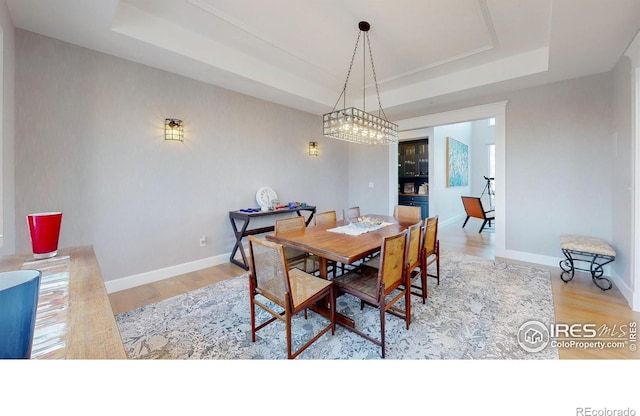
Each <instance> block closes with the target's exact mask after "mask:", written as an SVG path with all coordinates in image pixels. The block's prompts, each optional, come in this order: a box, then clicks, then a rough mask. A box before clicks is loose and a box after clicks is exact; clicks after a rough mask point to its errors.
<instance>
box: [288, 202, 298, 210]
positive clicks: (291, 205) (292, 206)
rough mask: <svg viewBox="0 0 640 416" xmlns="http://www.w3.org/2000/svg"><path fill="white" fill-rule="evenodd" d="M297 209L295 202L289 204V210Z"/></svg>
mask: <svg viewBox="0 0 640 416" xmlns="http://www.w3.org/2000/svg"><path fill="white" fill-rule="evenodd" d="M296 208H298V204H296V203H295V202H289V209H296Z"/></svg>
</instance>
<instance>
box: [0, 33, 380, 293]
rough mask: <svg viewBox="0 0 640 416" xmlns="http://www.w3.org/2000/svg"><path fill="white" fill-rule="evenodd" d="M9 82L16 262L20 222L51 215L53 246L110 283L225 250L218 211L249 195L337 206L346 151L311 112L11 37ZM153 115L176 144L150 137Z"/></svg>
mask: <svg viewBox="0 0 640 416" xmlns="http://www.w3.org/2000/svg"><path fill="white" fill-rule="evenodd" d="M15 85H16V123H17V129H16V179H15V183H16V194H17V198H16V204H15V205H16V220H15V226H16V234H15V236H11V238H12V239H15V242H16V249H17V251H18V252H21V253H28V252H30V249H31V247H30V240H29V236H28V231H27V228H26V221H24V218H25V215H26V214H28V213H29V212H34V211H45V210H61V211H62V212H63V213H64V217H63V223H62V231H61V235H60V246H61V247H68V246H77V245H85V244H93V245H94V248H95V250H96V254H97V257H98V261H99V263H100V266H101V269H102V272H103V275H104V278H105V280H106V281H111V280H114V279H118V278H122V277H126V276H131V275H137V274H141V273H146V272H149V271H153V270H158V269H163V268H167V267H171V266H175V265H179V264H185V263H189V262H196V261H199V260H202V259H209V258H212V257H215V256H221V255H225V254H227V253H229V252H230V251H231V247H232V245H233V242H234V241H235V240H234V237H233V234H232V230H231V226H230V224H229V220H228V212H229V211H230V210H237V209H240V208H245V207H251V206H256V202H255V193H256V191H257V190H258V188H260V187H262V186H271V187H272V188H273V189H274V190H275V191H276V192H277V193H278V196H279V198H280V200H281V201H282V202H288V201H300V202H307V203H310V204H315V205H317V206H318V209H319V210H331V209H335V210H337V211H339V212H341V211H342V209H343V208H344V207H346V206H347V204H348V199H347V198H348V197H347V196H348V187H349V180H348V163H347V161H348V145H347V144H346V143H342V142H339V141H335V140H327V139H323V138H322V124H321V117H319V116H316V115H313V114H309V113H304V112H300V111H297V110H294V109H291V108H286V107H283V106H279V105H276V104H273V103H269V102H266V101H262V100H259V99H256V98H252V97H248V96H244V95H241V94H238V93H235V92H231V91H228V90H225V89H222V88H218V87H215V86H212V85H209V84H204V83H201V82H198V81H194V80H191V79H188V78H184V77H181V76H178V75H175V74H171V73H168V72H164V71H160V70H156V69H153V68H150V67H147V66H143V65H140V64H136V63H133V62H130V61H126V60H122V59H119V58H115V57H112V56H109V55H105V54H102V53H98V52H95V51H92V50H88V49H85V48H81V47H78V46H74V45H71V44H68V43H65V42H61V41H58V40H53V39H51V38H47V37H43V36H40V35H37V34H34V33H31V32H27V31H23V30H17V31H16V83H15ZM166 117H175V118H181V119H182V120H184V123H185V142H184V143H179V142H167V141H164V140H163V125H164V119H165V118H166ZM309 141H317V142H319V144H320V156H318V157H311V156H309V155H308V142H309ZM367 179H368V178H367ZM201 235H206V236H208V237H209V242H210V244H209V245H207V246H205V247H200V246H199V238H200V236H201ZM223 261H228V258H224V259H223Z"/></svg>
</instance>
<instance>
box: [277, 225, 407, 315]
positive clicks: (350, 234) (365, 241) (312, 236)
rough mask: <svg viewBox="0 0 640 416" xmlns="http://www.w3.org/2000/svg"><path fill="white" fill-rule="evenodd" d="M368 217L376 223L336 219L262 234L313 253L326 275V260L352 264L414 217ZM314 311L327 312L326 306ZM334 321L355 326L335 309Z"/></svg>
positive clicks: (372, 252)
mask: <svg viewBox="0 0 640 416" xmlns="http://www.w3.org/2000/svg"><path fill="white" fill-rule="evenodd" d="M363 217H364V218H367V219H370V220H372V221H373V222H374V223H380V224H379V225H377V226H374V227H371V228H369V229H367V228H366V227H361V226H358V225H355V224H352V223H350V222H349V221H346V220H338V221H336V222H335V223H329V224H324V225H309V226H307V227H306V228H305V229H301V230H295V231H285V232H278V233H273V234H267V235H266V236H265V238H266V239H267V240H269V241H273V242H276V243H279V244H282V245H284V246H288V247H292V248H296V249H298V250H301V251H304V252H307V253H310V254H315V255H316V256H318V258H319V274H320V277H322V278H324V279H329V276H328V262H329V261H330V260H331V261H334V262H338V263H342V264H345V265H354V264H355V263H357V262H359V261H361V260H363V259H364V258H365V257H367V256H369V255H372V254H374V253H376V252H378V251H380V249H381V247H382V240H383V238H384V237H387V236H390V235H394V234H397V233H400V232H402V231H405V230H406V229H407V228H409V227H410V226H411V225H413V223H415V221H411V220H409V219H407V220H404V219H397V218H394V217H393V216H389V215H376V214H369V215H364V216H361V217H360V218H363ZM317 312H320V313H322V314H325V313H328V312H327V310H326V309H325V308H319V309H318V310H317ZM335 316H336V323H340V324H342V325H347V326H350V327H353V326H354V323H353V320H352V319H350V318H348V317H346V316H344V315H341V314H339V313H337V312H336V315H335Z"/></svg>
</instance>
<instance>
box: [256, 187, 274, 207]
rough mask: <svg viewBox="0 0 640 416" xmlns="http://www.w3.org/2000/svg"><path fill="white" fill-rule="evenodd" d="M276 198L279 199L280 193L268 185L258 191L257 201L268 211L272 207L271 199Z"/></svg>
mask: <svg viewBox="0 0 640 416" xmlns="http://www.w3.org/2000/svg"><path fill="white" fill-rule="evenodd" d="M274 199H278V195H277V194H276V191H274V190H273V189H271V188H269V187H268V186H263V187H262V188H260V189H258V192H256V202H257V203H258V205H259V206H260V208H261V209H262V210H263V211H267V210H268V209H269V207H271V201H273V200H274Z"/></svg>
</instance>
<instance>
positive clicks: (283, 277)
mask: <svg viewBox="0 0 640 416" xmlns="http://www.w3.org/2000/svg"><path fill="white" fill-rule="evenodd" d="M249 270H250V273H249V296H250V298H251V341H252V342H256V332H257V331H258V330H260V329H262V328H264V327H265V326H267V325H269V324H270V323H272V322H274V321H275V320H280V321H282V322H284V324H285V328H286V329H285V331H286V339H287V358H289V359H293V358H296V357H297V356H298V355H299V354H300V353H302V352H303V351H304V350H305V349H307V348H308V347H309V346H310V345H311V344H313V343H314V342H315V341H316V340H317V339H318V338H320V337H321V336H322V335H324V334H325V333H327V332H328V331H329V330H331V334H332V335H333V334H334V333H335V306H334V305H335V302H334V299H335V296H334V294H333V282H331V281H329V280H326V279H322V278H319V277H315V276H313V275H311V274H309V273H305V272H303V271H302V270H299V269H296V268H292V269H289V266H288V265H287V260H286V258H285V254H284V247H283V246H282V244H278V243H273V242H271V241H266V240H261V239H259V238H257V237H255V236H253V235H251V236H249ZM323 299H328V300H329V302H330V304H329V318H328V321H329V323H328V324H327V325H326V326H325V327H323V328H322V329H320V330H319V331H318V333H317V334H315V335H314V336H313V337H312V338H311V339H309V340H308V341H306V342H305V343H304V344H303V345H302V346H301V347H299V348H297V349H295V350H294V348H293V343H292V336H291V331H292V325H291V323H292V318H293V317H294V316H295V315H297V314H298V313H300V312H303V311H304V317H305V318H307V310H308V309H309V308H311V307H312V306H313V305H315V304H316V303H317V302H320V301H322V300H323ZM267 301H270V302H272V303H273V304H274V306H271V305H267V304H268V303H269V302H267ZM275 305H277V306H275ZM256 306H258V307H259V308H261V309H263V310H264V311H266V312H267V313H268V314H269V315H271V317H270V318H268V319H266V320H265V321H263V322H262V323H260V324H258V325H257V326H256ZM325 318H326V317H325ZM306 331H307V330H306V328H305V329H304V330H301V333H306Z"/></svg>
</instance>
